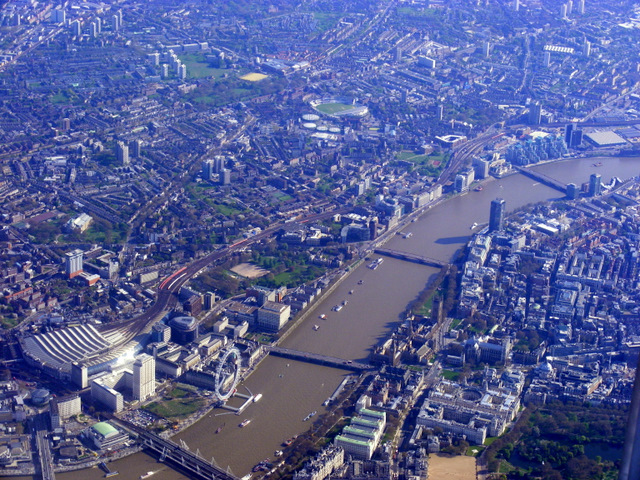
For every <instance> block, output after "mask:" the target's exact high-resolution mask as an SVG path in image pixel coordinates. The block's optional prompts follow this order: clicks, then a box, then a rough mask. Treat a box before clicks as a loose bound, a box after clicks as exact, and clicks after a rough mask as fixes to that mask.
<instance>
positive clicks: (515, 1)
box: [513, 0, 520, 12]
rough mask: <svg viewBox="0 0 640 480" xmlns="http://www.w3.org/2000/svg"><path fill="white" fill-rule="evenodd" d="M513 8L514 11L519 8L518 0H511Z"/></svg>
mask: <svg viewBox="0 0 640 480" xmlns="http://www.w3.org/2000/svg"><path fill="white" fill-rule="evenodd" d="M513 9H514V10H515V11H516V12H517V11H519V10H520V0H513Z"/></svg>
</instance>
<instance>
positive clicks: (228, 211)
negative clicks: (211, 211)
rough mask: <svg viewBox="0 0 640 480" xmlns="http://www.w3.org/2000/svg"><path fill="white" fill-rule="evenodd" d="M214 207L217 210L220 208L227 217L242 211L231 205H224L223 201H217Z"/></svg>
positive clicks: (219, 210)
mask: <svg viewBox="0 0 640 480" xmlns="http://www.w3.org/2000/svg"><path fill="white" fill-rule="evenodd" d="M214 207H215V209H216V210H218V212H220V213H221V214H222V215H226V216H227V217H230V216H233V215H235V214H237V213H240V212H241V210H238V209H237V208H233V207H231V206H229V205H223V204H222V203H216V204H215V205H214Z"/></svg>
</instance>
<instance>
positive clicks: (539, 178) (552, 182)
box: [513, 165, 567, 194]
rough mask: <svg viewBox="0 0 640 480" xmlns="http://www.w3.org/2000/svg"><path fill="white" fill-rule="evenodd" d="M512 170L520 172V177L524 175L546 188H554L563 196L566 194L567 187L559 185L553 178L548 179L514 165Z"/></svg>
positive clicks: (541, 174) (562, 184)
mask: <svg viewBox="0 0 640 480" xmlns="http://www.w3.org/2000/svg"><path fill="white" fill-rule="evenodd" d="M513 168H514V169H516V170H517V171H518V172H520V173H521V174H522V175H525V176H527V177H529V178H532V179H534V180H537V181H538V182H540V183H542V184H544V185H546V186H547V187H551V188H555V189H556V190H558V191H560V192H562V193H565V194H566V193H567V186H566V185H565V184H564V183H561V182H559V181H558V180H555V179H554V178H551V177H548V176H546V175H544V174H543V173H540V172H534V171H533V170H531V169H529V168H523V167H518V166H516V165H514V166H513Z"/></svg>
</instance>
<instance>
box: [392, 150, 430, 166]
mask: <svg viewBox="0 0 640 480" xmlns="http://www.w3.org/2000/svg"><path fill="white" fill-rule="evenodd" d="M397 158H398V160H405V161H407V162H411V163H416V164H420V165H421V164H423V163H426V162H427V161H428V158H429V155H426V154H416V153H414V152H412V151H408V150H403V151H402V152H400V153H398V155H397Z"/></svg>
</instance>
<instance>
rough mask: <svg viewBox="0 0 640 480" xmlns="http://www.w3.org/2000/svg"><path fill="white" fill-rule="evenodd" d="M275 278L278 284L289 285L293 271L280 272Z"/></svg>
mask: <svg viewBox="0 0 640 480" xmlns="http://www.w3.org/2000/svg"><path fill="white" fill-rule="evenodd" d="M273 280H274V281H275V282H276V283H277V284H278V285H288V284H289V282H290V281H291V272H282V273H279V274H278V275H276V276H275V277H274V278H273Z"/></svg>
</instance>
